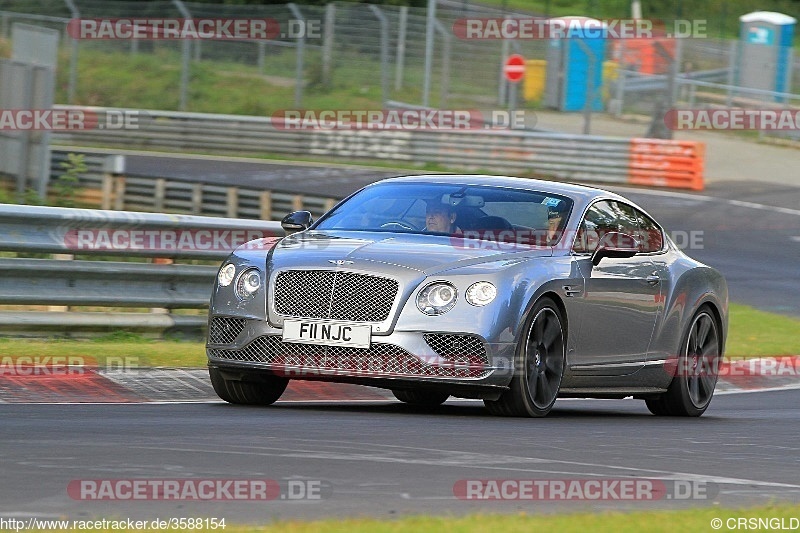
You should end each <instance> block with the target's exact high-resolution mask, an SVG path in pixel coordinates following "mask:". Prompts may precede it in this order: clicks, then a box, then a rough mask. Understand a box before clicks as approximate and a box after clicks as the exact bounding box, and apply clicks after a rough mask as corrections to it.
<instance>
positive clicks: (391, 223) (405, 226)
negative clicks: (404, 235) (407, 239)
mask: <svg viewBox="0 0 800 533" xmlns="http://www.w3.org/2000/svg"><path fill="white" fill-rule="evenodd" d="M393 227H395V228H400V229H405V230H410V231H416V229H417V228H415V227H414V226H412V225H411V224H409V223H408V222H403V221H400V220H390V221H389V222H384V223H383V224H381V228H393Z"/></svg>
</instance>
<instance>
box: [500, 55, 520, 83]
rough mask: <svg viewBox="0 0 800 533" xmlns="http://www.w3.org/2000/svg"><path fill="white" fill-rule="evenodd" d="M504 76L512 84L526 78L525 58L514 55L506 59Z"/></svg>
mask: <svg viewBox="0 0 800 533" xmlns="http://www.w3.org/2000/svg"><path fill="white" fill-rule="evenodd" d="M503 74H505V75H506V79H507V80H508V81H510V82H515V83H516V82H518V81H520V80H521V79H522V78H523V76H525V58H524V57H522V56H521V55H519V54H512V55H510V56H508V59H506V64H505V65H504V66H503Z"/></svg>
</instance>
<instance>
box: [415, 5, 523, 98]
mask: <svg viewBox="0 0 800 533" xmlns="http://www.w3.org/2000/svg"><path fill="white" fill-rule="evenodd" d="M435 21H436V0H428V17H427V19H426V22H425V74H424V76H423V79H422V106H423V107H428V102H429V101H430V93H431V70H432V69H433V39H434V36H435V33H434V31H433V30H434V22H435ZM503 42H504V43H505V42H507V41H506V40H503Z"/></svg>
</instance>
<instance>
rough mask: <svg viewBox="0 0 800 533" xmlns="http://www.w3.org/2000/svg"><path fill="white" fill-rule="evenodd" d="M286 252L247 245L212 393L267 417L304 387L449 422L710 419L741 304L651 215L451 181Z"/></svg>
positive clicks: (337, 212)
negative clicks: (578, 404) (624, 406)
mask: <svg viewBox="0 0 800 533" xmlns="http://www.w3.org/2000/svg"><path fill="white" fill-rule="evenodd" d="M282 226H283V228H284V229H285V231H286V233H287V236H286V237H283V238H281V239H273V240H257V241H252V242H250V243H248V244H245V245H244V246H241V247H240V248H238V249H237V250H236V251H234V252H233V253H232V254H231V255H230V256H229V257H228V259H227V260H225V262H224V263H223V264H222V266H221V268H220V270H219V274H218V276H217V279H216V281H215V283H214V288H213V294H212V299H211V307H210V311H209V328H208V332H209V333H208V343H207V354H208V367H209V373H210V377H211V383H212V384H213V386H214V389H215V391H216V392H217V394H218V395H219V396H220V398H222V399H223V400H225V401H227V402H231V403H236V404H251V405H268V404H272V403H273V402H275V401H276V400H278V399H279V398H280V396H281V394H282V393H283V392H284V390H285V389H286V386H287V383H288V382H289V380H291V379H303V380H321V381H331V382H343V383H355V384H361V385H369V386H373V387H381V388H385V389H390V390H391V391H392V392H393V394H394V396H395V397H397V399H399V400H400V401H403V402H406V403H409V404H413V405H417V406H420V407H425V406H427V407H433V406H437V405H439V404H441V403H443V402H444V401H445V400H447V399H448V398H449V397H450V396H454V397H458V398H478V399H482V400H483V402H484V404H485V405H486V408H487V409H488V410H489V412H491V413H493V414H497V415H506V416H527V417H539V416H545V415H546V414H547V413H548V412H549V411H550V410H551V408H552V407H553V404H554V403H555V401H556V399H557V398H570V397H573V398H574V397H579V398H625V397H633V398H636V399H642V400H644V401H645V402H646V404H647V407H648V408H649V410H650V411H651V412H652V413H653V414H655V415H671V416H700V415H701V414H702V413H703V412H704V411H705V410H706V408H707V407H708V405H709V402H710V401H711V397H712V395H713V393H714V388H715V386H716V382H717V375H718V372H717V370H718V363H719V361H720V359H721V357H722V354H723V351H724V347H725V336H726V330H727V323H728V315H727V309H728V289H727V284H726V282H725V279H724V278H723V277H722V276H721V275H720V273H719V272H717V271H716V270H714V269H713V268H710V267H708V266H706V265H704V264H702V263H699V262H697V261H695V260H693V259H691V258H689V257H687V256H686V255H685V254H684V253H683V252H682V251H681V250H679V249H678V248H677V247H676V245H675V244H674V243H673V242H672V241H671V240H670V238H669V236H668V235H667V234H666V233H665V232H664V230H663V228H662V227H661V226H660V225H659V224H658V223H657V222H656V221H655V220H653V218H651V217H650V216H649V215H648V214H647V213H646V212H645V211H644V210H643V209H641V208H640V207H638V206H637V205H635V204H634V203H632V202H630V201H628V200H627V199H625V198H623V197H622V196H619V195H617V194H613V193H610V192H607V191H604V190H600V189H596V188H591V187H584V186H578V185H568V184H563V183H553V182H549V181H540V180H533V179H522V178H510V177H497V176H473V175H458V176H453V175H435V176H407V177H399V178H391V179H385V180H382V181H379V182H377V183H374V184H372V185H369V186H367V187H364V188H363V189H361V190H359V191H358V192H356V193H354V194H352V195H351V196H349V197H348V198H346V199H344V200H343V201H341V202H340V203H339V204H337V205H336V206H335V207H333V208H332V209H331V210H330V211H329V212H327V213H326V214H325V215H323V216H322V217H321V218H320V219H319V220H317V221H313V220H312V218H311V214H310V213H309V212H307V211H298V212H295V213H291V214H289V215H287V216H286V217H285V218H284V219H283V221H282Z"/></svg>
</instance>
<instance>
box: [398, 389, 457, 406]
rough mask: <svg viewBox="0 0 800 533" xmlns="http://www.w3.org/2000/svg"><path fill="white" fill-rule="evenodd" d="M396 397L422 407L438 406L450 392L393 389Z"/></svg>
mask: <svg viewBox="0 0 800 533" xmlns="http://www.w3.org/2000/svg"><path fill="white" fill-rule="evenodd" d="M392 394H394V397H395V398H397V399H398V400H400V401H401V402H404V403H407V404H410V405H417V406H420V407H436V406H437V405H441V404H443V403H444V402H445V401H447V399H448V398H449V397H450V394H448V393H446V392H441V391H435V390H419V389H418V390H394V389H393V390H392Z"/></svg>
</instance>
